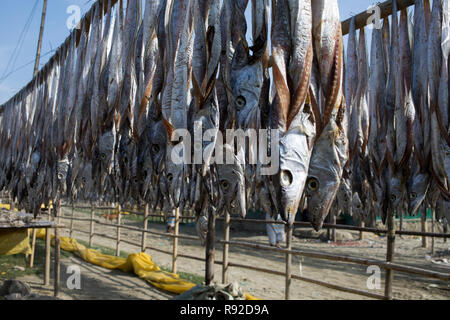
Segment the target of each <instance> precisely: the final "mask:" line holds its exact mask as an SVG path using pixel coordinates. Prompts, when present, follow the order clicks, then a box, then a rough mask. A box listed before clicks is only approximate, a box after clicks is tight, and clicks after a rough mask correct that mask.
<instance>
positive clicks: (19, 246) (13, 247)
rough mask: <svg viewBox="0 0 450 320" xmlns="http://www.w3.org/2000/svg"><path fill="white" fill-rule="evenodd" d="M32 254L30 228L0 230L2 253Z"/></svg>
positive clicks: (0, 252)
mask: <svg viewBox="0 0 450 320" xmlns="http://www.w3.org/2000/svg"><path fill="white" fill-rule="evenodd" d="M19 253H24V254H30V253H31V248H30V239H29V237H28V230H26V229H24V230H18V231H15V230H0V255H13V254H19Z"/></svg>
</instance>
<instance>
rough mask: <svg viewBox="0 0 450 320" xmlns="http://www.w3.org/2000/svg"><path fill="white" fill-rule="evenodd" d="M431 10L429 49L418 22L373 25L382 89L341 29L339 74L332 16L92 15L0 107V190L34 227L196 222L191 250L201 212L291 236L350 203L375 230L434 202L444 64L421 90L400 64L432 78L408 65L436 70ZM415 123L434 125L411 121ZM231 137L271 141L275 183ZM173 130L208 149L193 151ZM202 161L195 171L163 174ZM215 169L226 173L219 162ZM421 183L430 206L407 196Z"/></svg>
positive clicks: (258, 12) (167, 5)
mask: <svg viewBox="0 0 450 320" xmlns="http://www.w3.org/2000/svg"><path fill="white" fill-rule="evenodd" d="M425 2H426V1H425ZM418 3H419V5H420V3H421V2H420V1H419V2H418ZM436 3H437V4H436V7H437V9H434V8H433V15H438V13H435V11H436V12H437V11H439V10H440V16H441V17H442V18H440V19H437V20H439V21H440V22H439V23H435V22H433V21H435V20H436V19H434V18H429V19H428V20H429V22H428V23H429V25H430V26H429V28H434V29H436V30H441V31H439V32H435V33H428V32H427V33H426V34H427V35H428V34H430V39H426V41H425V40H421V39H420V38H419V37H423V36H424V34H425V32H421V31H420V30H417V36H416V37H413V33H414V35H415V32H416V30H415V29H416V28H419V29H420V28H422V25H421V24H420V18H419V17H417V18H416V17H415V20H416V21H415V24H414V27H412V23H411V22H410V21H409V20H408V19H407V18H408V17H407V15H406V16H404V13H403V12H402V15H401V19H400V23H398V22H397V21H393V22H392V28H389V23H388V21H387V20H385V22H384V27H383V29H382V30H379V31H378V32H374V33H373V34H374V38H375V42H374V41H373V42H372V43H376V45H375V46H374V45H372V56H371V60H370V64H371V65H370V69H374V70H376V71H377V72H372V71H371V72H370V73H369V72H368V69H369V66H368V61H367V58H366V55H367V53H366V52H365V50H366V49H365V40H364V33H362V34H360V41H359V44H360V45H359V49H358V48H357V45H356V36H355V34H354V33H355V30H354V27H353V29H352V31H351V35H350V38H349V39H353V40H352V41H353V44H352V45H350V44H349V47H348V50H347V68H346V72H345V73H344V52H343V51H344V50H343V38H342V31H341V22H340V17H339V8H338V3H337V0H314V1H311V0H309V1H307V0H272V1H271V3H269V1H268V0H252V1H250V2H249V1H248V0H236V1H220V0H158V1H155V0H146V1H145V5H143V3H142V1H141V0H128V1H127V3H126V8H124V7H122V5H123V3H122V1H120V2H119V3H117V4H116V1H114V2H113V0H109V1H103V2H101V4H100V3H99V2H97V3H96V4H95V5H94V6H93V8H92V9H91V11H90V13H89V14H90V23H89V24H82V25H81V27H80V29H79V30H78V31H74V32H73V33H72V34H71V36H70V37H69V39H68V40H67V42H66V44H67V45H66V46H64V47H62V49H60V50H58V52H57V54H56V55H55V57H54V58H53V59H52V60H51V61H50V62H49V63H48V64H47V65H46V66H45V67H44V69H43V70H41V72H40V73H39V74H38V76H37V77H36V78H35V79H34V80H33V81H32V82H31V83H30V84H29V85H28V86H27V87H25V88H24V89H22V90H21V91H20V92H19V93H18V94H17V95H16V96H14V97H13V98H12V99H11V100H10V101H8V102H7V103H6V104H5V105H4V106H3V107H4V112H3V116H2V117H1V120H0V121H1V124H0V190H7V191H9V192H10V193H11V194H12V196H13V197H14V198H15V199H16V200H17V202H18V206H19V207H20V208H23V209H24V210H26V211H28V212H33V213H34V214H35V215H36V214H38V213H39V208H40V207H41V204H42V203H44V204H49V203H50V201H52V202H53V203H54V204H56V205H58V204H59V203H60V200H61V199H63V200H65V201H76V200H81V201H91V202H107V203H120V204H121V205H125V204H130V203H132V204H143V203H148V204H149V205H150V206H151V208H152V209H156V208H160V209H162V210H163V211H164V212H166V213H170V212H171V211H172V210H173V209H175V208H180V209H181V210H182V211H183V210H192V211H194V212H195V213H196V215H197V217H198V220H197V221H198V222H197V226H198V231H199V234H200V236H204V234H205V232H206V225H207V218H206V217H207V213H208V212H209V211H210V210H212V211H213V212H216V213H217V214H221V213H223V212H225V211H228V212H229V213H230V214H236V215H240V216H242V217H244V216H245V215H246V212H247V210H249V209H260V210H262V211H264V212H268V213H270V214H271V215H272V216H274V217H276V216H277V215H278V214H280V215H281V216H282V218H283V219H284V220H285V221H289V222H292V221H293V220H294V218H295V216H296V214H297V212H298V211H299V209H303V208H306V209H307V210H308V213H309V218H310V221H311V223H312V225H313V226H314V228H316V229H320V228H321V226H322V224H323V222H324V220H325V218H326V217H327V215H328V213H329V212H330V211H332V208H333V207H334V208H337V209H339V210H344V211H347V210H351V207H352V206H350V205H349V203H352V204H353V203H358V201H359V206H360V208H362V207H364V206H369V207H370V208H371V209H370V210H364V211H361V212H362V213H361V214H364V213H365V212H375V213H378V212H382V213H384V215H386V212H388V208H392V207H395V208H398V207H399V206H401V205H403V204H404V203H406V202H405V199H406V200H407V199H408V198H407V197H408V196H409V198H412V194H413V190H416V189H417V190H416V191H414V192H415V194H416V197H415V199H418V200H413V199H411V201H410V203H411V207H414V206H418V205H417V202H422V201H421V200H420V199H419V198H422V200H423V198H424V197H426V196H427V195H431V194H438V195H439V194H440V195H443V197H442V198H444V199H445V197H446V196H447V195H448V181H447V174H448V167H449V166H448V161H447V166H445V165H446V162H445V160H446V159H448V156H447V154H448V144H446V143H447V141H448V140H446V139H448V131H445V130H448V121H447V120H444V119H443V117H442V114H445V115H447V114H448V97H444V96H445V93H447V94H448V88H447V91H446V92H444V91H445V90H444V88H443V86H444V85H443V84H447V85H448V75H447V67H445V68H444V64H445V66H447V59H445V63H444V62H443V63H442V65H441V64H440V63H439V68H438V69H439V70H438V69H436V70H438V72H436V71H434V72H433V71H431V70H430V71H429V72H427V73H424V72H423V69H420V67H418V66H416V64H414V63H413V62H412V61H413V60H412V59H416V58H417V59H419V60H420V63H422V64H423V65H422V66H423V67H425V66H426V68H430V69H433V68H437V67H438V66H436V65H433V64H432V63H430V64H429V65H427V64H426V62H424V61H430V60H423V58H418V57H417V54H415V51H416V46H417V47H418V46H421V47H420V48H417V50H418V51H420V52H422V51H423V54H426V55H428V52H430V51H431V52H432V53H431V54H435V53H434V52H433V48H434V46H433V45H432V44H434V43H435V42H436V43H437V41H438V40H437V38H436V39H434V38H433V37H437V34H438V33H439V35H441V34H442V35H443V34H444V33H445V32H447V31H445V30H447V29H448V28H447V29H445V28H444V26H447V25H448V20H445V19H447V16H446V15H445V14H444V10H443V9H442V8H443V5H444V4H443V3H442V2H440V1H436ZM113 4H114V5H113ZM247 9H248V10H247ZM246 11H247V12H250V15H251V20H250V19H248V18H247V16H246ZM248 20H250V21H248ZM423 20H424V21H425V20H426V19H425V18H424V19H423ZM418 21H419V22H418ZM248 22H251V23H249V24H250V25H251V29H250V28H249V26H248ZM423 25H424V26H425V25H426V24H425V22H424V23H423ZM405 28H406V29H405ZM247 29H249V31H250V30H251V32H250V33H251V38H252V40H251V43H249V41H247V37H246V35H247ZM269 31H270V32H269ZM374 31H375V30H374ZM413 31H414V32H413ZM352 33H353V36H352ZM269 36H270V39H269ZM397 38H398V39H399V41H403V43H407V46H402V45H400V43H402V42H400V43H399V42H397V41H395V40H394V39H397ZM414 39H415V40H416V41H414V42H413V40H414ZM432 39H434V40H432ZM439 39H441V38H440V37H439ZM433 41H434V42H433ZM421 42H422V44H421ZM440 44H441V42H440V41H439V46H437V47H438V49H440ZM422 47H424V48H422ZM429 47H430V48H431V49H428V48H429ZM408 48H409V50H407V49H408ZM419 49H420V50H419ZM440 50H444V43H443V48H442V49H440ZM355 51H356V53H355ZM444 51H445V50H444ZM413 53H414V54H413ZM431 54H430V56H431ZM350 56H351V57H350ZM443 56H444V55H443V54H442V52H441V51H440V52H439V58H440V60H443V59H442V57H443ZM413 57H414V58H413ZM447 57H448V55H447ZM408 59H409V60H408ZM433 61H434V60H433ZM424 63H425V64H424ZM390 69H391V70H392V72H390ZM444 69H445V70H444ZM433 70H434V69H433ZM419 71H420V72H419ZM424 74H432V75H434V76H437V75H442V76H439V77H438V81H437V83H434V85H437V86H438V88H439V90H437V91H436V92H438V98H437V100H436V99H435V100H436V101H437V102H436V103H434V104H431V102H428V101H435V100H432V99H430V100H426V99H425V98H423V97H427V98H431V95H432V94H431V92H432V90H430V92H429V93H427V90H426V89H424V90H423V91H420V90H422V89H423V87H425V86H426V85H427V84H428V83H431V81H428V78H426V79H423V77H424ZM425 82H426V84H425ZM430 87H431V86H430ZM441 87H442V88H441ZM414 88H420V89H414ZM433 88H434V87H433ZM441 91H442V92H441ZM417 92H420V94H419V95H417V94H416V93H417ZM422 92H423V93H422ZM417 96H419V98H418V99H419V101H421V99H423V100H424V101H427V102H426V103H425V102H424V104H423V105H420V103H416V98H417ZM443 99H447V100H445V101H447V105H446V107H445V108H446V109H445V108H444V107H442V104H443V103H442V101H443ZM432 105H433V106H434V107H431V106H432ZM418 108H419V109H420V110H422V109H424V110H425V109H426V112H428V113H427V114H428V116H427V115H424V116H423V118H426V117H429V119H430V120H429V121H428V122H426V121H424V122H423V123H422V122H420V121H418V120H417V119H419V117H418V114H419V112H418ZM444 109H445V110H444ZM423 113H425V111H423ZM433 114H434V118H433ZM447 118H448V117H447ZM427 119H428V118H427ZM432 119H434V121H435V122H438V124H439V126H438V127H434V126H433V125H432V121H433V120H432ZM425 127H426V128H428V131H426V130H425V129H424V128H425ZM433 128H437V130H435V129H433ZM238 129H241V130H243V131H245V130H250V129H254V130H256V132H261V131H262V130H267V131H268V132H269V134H267V137H264V138H263V140H264V139H266V140H267V141H266V142H267V144H268V145H270V150H268V151H269V153H271V154H272V155H275V158H276V159H277V161H276V162H277V163H279V168H278V167H277V170H276V171H275V172H274V174H269V175H268V174H264V173H263V172H264V170H265V169H267V168H266V167H267V164H266V163H262V162H261V159H260V157H258V161H256V163H255V162H254V161H252V158H253V156H254V155H255V154H257V153H258V150H255V149H254V148H253V144H252V143H251V141H250V142H249V141H248V140H246V141H245V143H244V144H241V145H239V144H237V146H238V147H236V145H233V144H226V143H225V144H221V143H220V142H221V141H220V139H219V137H226V136H227V132H228V131H229V130H235V131H236V130H238ZM444 129H445V130H444ZM182 130H184V131H185V132H188V133H190V136H191V137H194V136H195V135H196V134H198V132H200V135H201V136H203V135H204V133H206V132H207V133H208V135H209V139H204V140H202V142H201V143H200V144H193V145H192V146H190V147H187V145H188V144H187V143H186V142H187V141H185V138H184V137H181V138H180V136H179V133H180V132H182ZM432 130H435V132H432ZM425 132H427V134H428V136H426V135H425ZM444 132H445V133H446V135H444V134H443V133H444ZM419 133H420V135H421V137H420V138H417V139H416V137H415V135H416V134H419ZM277 136H278V137H279V141H278V140H276V137H277ZM413 138H414V139H413ZM256 139H259V140H261V136H259V137H257V138H256ZM429 141H433V143H429ZM239 146H241V147H239ZM427 148H428V154H430V155H429V156H428V155H425V149H427ZM445 148H447V149H445ZM445 150H447V153H446V151H445ZM196 151H200V154H201V159H200V160H201V161H194V162H193V163H191V162H183V161H181V162H177V161H174V158H173V156H174V154H175V155H177V156H178V158H180V159H187V158H191V159H194V158H195V157H196V155H197V154H198V153H196ZM419 151H420V152H419ZM221 153H223V154H231V155H232V156H231V158H232V159H227V161H226V162H223V163H221V162H219V161H216V158H217V157H218V155H219V154H221ZM416 154H417V155H416ZM435 154H436V155H440V158H439V157H437V156H435ZM412 155H414V156H412ZM266 156H267V155H266ZM229 160H231V161H229ZM427 161H428V162H427ZM272 164H273V163H272ZM430 168H433V169H432V170H431V169H430ZM439 170H440V171H439ZM416 172H419V173H420V174H421V175H419V174H416ZM442 172H444V173H445V176H443V175H442ZM422 175H423V176H424V179H425V180H426V182H427V188H426V190H427V191H428V192H423V193H422V191H420V190H419V189H420V188H422V187H423V184H422V182H421V181H422V180H420V181H416V179H419V178H416V177H419V176H420V177H422ZM431 181H435V182H434V183H431ZM410 185H411V186H412V187H410ZM433 186H435V187H433ZM414 188H416V189H414ZM433 188H434V189H433ZM430 190H436V191H435V192H434V193H432V192H431V191H430ZM445 190H447V191H446V192H447V193H446V192H445ZM394 195H395V196H396V199H395V201H394V200H393V196H394ZM406 195H407V196H406ZM358 197H359V198H358ZM397 197H398V198H397ZM438 198H439V197H438ZM446 203H447V202H446ZM441 211H442V210H441ZM444 212H445V210H444Z"/></svg>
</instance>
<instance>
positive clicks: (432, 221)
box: [431, 208, 436, 254]
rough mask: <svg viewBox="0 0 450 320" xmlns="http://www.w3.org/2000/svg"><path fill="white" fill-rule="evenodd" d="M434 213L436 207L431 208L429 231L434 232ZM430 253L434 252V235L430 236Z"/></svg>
mask: <svg viewBox="0 0 450 320" xmlns="http://www.w3.org/2000/svg"><path fill="white" fill-rule="evenodd" d="M435 214H436V209H435V208H432V211H431V233H434V215H435ZM431 254H434V237H432V238H431Z"/></svg>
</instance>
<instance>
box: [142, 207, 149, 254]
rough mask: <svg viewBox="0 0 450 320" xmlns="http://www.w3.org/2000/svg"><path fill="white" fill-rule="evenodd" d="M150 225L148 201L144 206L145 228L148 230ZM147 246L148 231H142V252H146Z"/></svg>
mask: <svg viewBox="0 0 450 320" xmlns="http://www.w3.org/2000/svg"><path fill="white" fill-rule="evenodd" d="M147 225H148V203H146V204H145V208H144V230H147ZM146 247H147V233H146V232H145V231H142V241H141V252H145V248H146Z"/></svg>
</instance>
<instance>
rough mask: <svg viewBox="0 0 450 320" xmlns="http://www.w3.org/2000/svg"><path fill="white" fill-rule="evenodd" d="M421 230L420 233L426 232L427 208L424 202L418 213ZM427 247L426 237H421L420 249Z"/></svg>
mask: <svg viewBox="0 0 450 320" xmlns="http://www.w3.org/2000/svg"><path fill="white" fill-rule="evenodd" d="M420 221H421V230H420V231H422V232H427V206H426V204H425V202H424V204H423V208H422V211H421V213H420ZM427 246H428V241H427V238H426V237H422V248H426V247H427Z"/></svg>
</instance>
